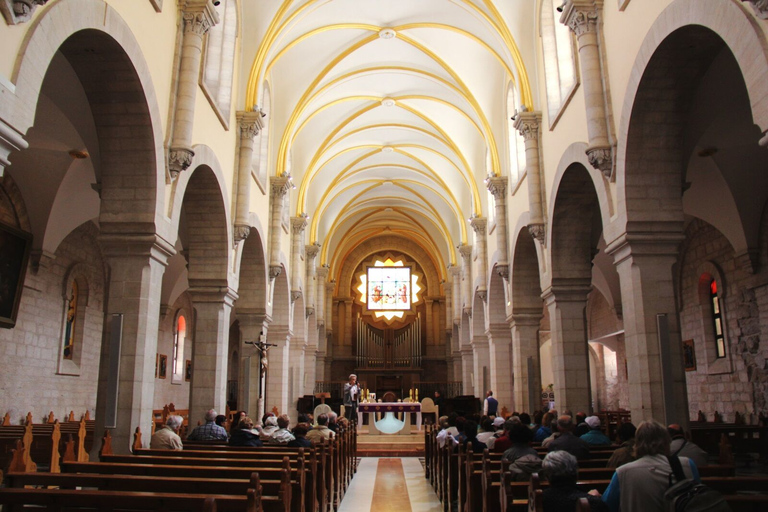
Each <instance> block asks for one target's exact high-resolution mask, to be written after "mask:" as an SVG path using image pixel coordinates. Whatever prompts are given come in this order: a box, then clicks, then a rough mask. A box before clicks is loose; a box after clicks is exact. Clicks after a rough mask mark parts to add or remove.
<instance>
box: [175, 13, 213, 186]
mask: <svg viewBox="0 0 768 512" xmlns="http://www.w3.org/2000/svg"><path fill="white" fill-rule="evenodd" d="M181 4H182V9H183V11H182V13H181V19H182V28H183V30H184V36H183V39H182V42H181V67H180V69H179V80H178V83H179V85H178V91H177V93H176V110H175V112H174V118H173V137H172V139H171V147H170V149H169V152H168V170H169V171H170V173H171V178H173V179H176V177H177V176H178V175H179V173H180V172H181V171H183V170H185V169H186V168H187V167H189V164H190V163H192V157H193V156H195V153H194V151H192V127H193V125H194V121H195V99H196V96H197V89H198V88H199V87H200V86H199V81H200V62H201V61H202V57H203V36H204V35H205V34H206V32H208V30H210V28H211V27H212V26H214V25H216V24H217V23H218V22H219V14H218V13H217V12H216V9H215V7H214V6H213V1H212V0H187V1H186V2H182V3H181Z"/></svg>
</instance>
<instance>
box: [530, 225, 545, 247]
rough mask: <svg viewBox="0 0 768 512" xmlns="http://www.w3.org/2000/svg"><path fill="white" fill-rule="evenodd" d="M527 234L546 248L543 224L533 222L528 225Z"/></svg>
mask: <svg viewBox="0 0 768 512" xmlns="http://www.w3.org/2000/svg"><path fill="white" fill-rule="evenodd" d="M528 233H530V235H531V237H532V238H533V239H534V240H538V241H539V242H540V243H541V245H543V246H546V245H547V244H546V240H547V226H546V224H544V223H543V222H535V223H531V224H528Z"/></svg>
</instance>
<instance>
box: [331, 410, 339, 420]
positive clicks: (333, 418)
mask: <svg viewBox="0 0 768 512" xmlns="http://www.w3.org/2000/svg"><path fill="white" fill-rule="evenodd" d="M338 417H339V415H338V414H336V413H335V412H333V411H330V412H328V421H329V422H331V423H333V422H334V421H336V418H338Z"/></svg>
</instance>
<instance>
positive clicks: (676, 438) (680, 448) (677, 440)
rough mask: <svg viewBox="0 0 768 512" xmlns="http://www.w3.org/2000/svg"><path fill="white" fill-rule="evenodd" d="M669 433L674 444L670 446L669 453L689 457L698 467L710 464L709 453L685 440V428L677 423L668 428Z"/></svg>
mask: <svg viewBox="0 0 768 512" xmlns="http://www.w3.org/2000/svg"><path fill="white" fill-rule="evenodd" d="M667 432H669V435H670V437H672V442H671V443H670V445H669V451H670V452H671V453H672V455H677V456H678V457H688V458H689V459H691V460H692V461H693V462H695V463H696V465H697V466H706V465H707V464H709V461H708V460H707V452H705V451H704V450H702V449H701V448H700V447H699V445H697V444H695V443H693V442H691V441H689V440H687V439H686V438H685V432H684V431H683V427H681V426H680V425H678V424H677V423H673V424H672V425H669V426H668V427H667Z"/></svg>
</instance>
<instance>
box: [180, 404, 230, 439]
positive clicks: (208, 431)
mask: <svg viewBox="0 0 768 512" xmlns="http://www.w3.org/2000/svg"><path fill="white" fill-rule="evenodd" d="M217 416H218V413H217V412H216V410H215V409H210V410H209V411H208V412H206V413H205V425H198V426H196V427H195V428H194V429H193V430H192V432H190V433H189V435H188V436H187V439H188V440H190V441H226V440H227V437H229V436H228V435H227V431H226V430H224V427H220V426H219V425H217V424H216V417H217Z"/></svg>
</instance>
